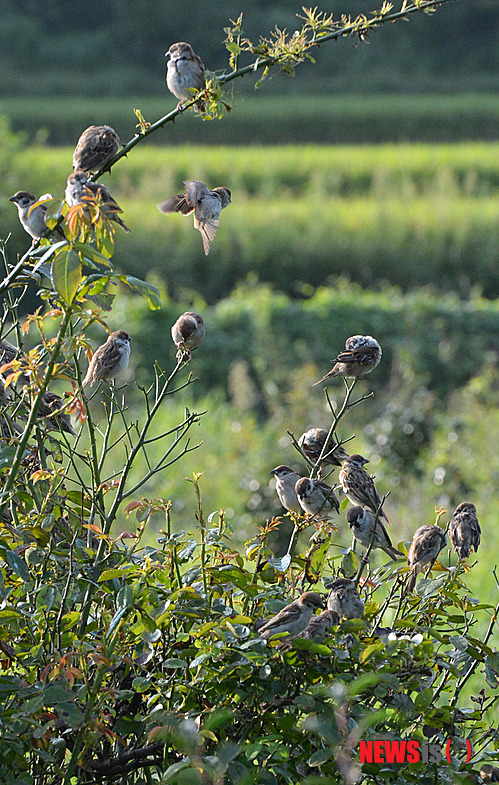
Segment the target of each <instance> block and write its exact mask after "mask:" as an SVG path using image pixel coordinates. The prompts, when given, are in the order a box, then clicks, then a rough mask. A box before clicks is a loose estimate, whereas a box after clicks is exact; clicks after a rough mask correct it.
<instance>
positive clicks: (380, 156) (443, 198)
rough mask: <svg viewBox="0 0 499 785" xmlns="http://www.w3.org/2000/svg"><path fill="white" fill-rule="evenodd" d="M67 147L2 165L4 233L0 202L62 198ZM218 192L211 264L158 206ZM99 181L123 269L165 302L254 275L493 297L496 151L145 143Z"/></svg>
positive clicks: (188, 222) (293, 283)
mask: <svg viewBox="0 0 499 785" xmlns="http://www.w3.org/2000/svg"><path fill="white" fill-rule="evenodd" d="M71 154H72V149H71V148H69V147H68V148H58V149H52V148H47V147H29V148H25V149H23V150H21V151H20V152H19V153H17V154H16V155H15V156H13V158H12V160H9V161H8V162H5V164H4V169H5V172H4V176H3V179H2V184H1V185H0V188H1V189H2V192H3V197H4V198H3V200H2V202H1V205H0V220H1V227H2V234H6V233H7V231H12V232H13V238H12V245H11V247H12V249H13V250H15V251H19V252H20V251H22V250H23V249H25V247H26V236H25V235H24V233H23V232H22V230H21V229H20V227H19V225H18V223H17V217H16V215H15V209H14V207H13V205H11V204H8V202H7V198H8V196H10V194H11V193H13V192H14V191H15V190H17V189H18V188H23V189H27V190H31V191H34V192H36V193H44V192H46V191H51V192H53V193H54V194H55V195H58V196H61V197H62V195H63V191H64V185H65V180H66V176H67V174H68V173H69V171H70V166H71ZM187 178H193V179H201V180H205V181H206V182H208V183H209V184H210V185H211V186H214V185H226V186H228V187H230V188H231V190H232V193H233V203H232V204H231V205H230V207H229V208H228V209H227V210H225V211H224V213H223V215H222V221H221V225H220V229H219V231H218V234H217V237H216V240H215V242H214V244H213V248H212V251H211V254H210V256H209V257H205V256H204V254H203V250H202V245H201V241H200V237H199V234H198V233H197V232H195V231H194V230H193V228H192V219H191V218H187V219H186V218H184V217H182V216H180V215H178V216H175V215H174V216H164V215H162V214H160V213H159V211H158V210H157V209H156V203H157V202H159V201H160V200H161V199H164V198H166V197H167V196H169V195H173V194H175V193H179V192H180V191H181V190H182V188H183V185H182V183H183V180H185V179H187ZM104 182H106V183H107V184H108V185H109V186H110V188H111V190H112V192H113V194H114V195H115V197H116V198H117V199H118V201H119V203H120V204H121V205H122V207H123V208H124V210H125V213H126V220H127V223H129V225H130V226H131V228H132V234H131V235H130V236H129V237H127V238H124V237H121V236H118V240H117V242H118V255H117V257H116V262H117V264H119V265H120V267H121V268H123V269H124V270H126V271H127V272H137V269H139V267H140V271H141V272H142V273H143V272H144V271H146V272H147V271H148V270H149V271H151V270H155V271H157V272H158V273H159V274H160V275H161V276H162V277H163V278H164V279H165V281H166V283H167V285H168V287H169V290H170V292H171V293H172V295H173V296H179V293H180V292H182V291H183V290H185V289H189V290H195V291H197V292H200V293H201V294H202V296H203V297H205V298H206V299H208V300H209V301H212V302H214V301H216V300H218V299H220V297H223V296H225V295H227V294H228V293H229V292H230V291H231V290H232V288H233V287H234V286H235V285H237V284H238V283H239V282H241V281H242V280H245V279H246V278H247V276H248V275H253V276H256V277H257V278H259V279H260V280H262V281H268V282H270V283H272V284H274V285H275V286H277V287H278V288H280V289H283V290H285V291H287V292H289V293H291V294H295V295H296V294H298V295H300V294H301V293H302V291H303V286H305V288H306V286H309V285H321V284H324V283H327V282H328V281H329V280H333V279H334V278H335V277H336V276H338V275H341V276H346V277H347V278H350V279H351V280H353V281H355V282H358V283H360V284H361V285H363V286H373V287H374V288H377V287H379V286H381V285H382V284H383V282H389V283H392V284H396V285H398V286H400V287H402V289H404V290H407V289H410V288H414V287H417V286H426V285H432V286H434V287H437V288H440V289H442V290H453V291H457V292H458V293H460V294H462V295H467V294H468V293H469V291H470V290H471V288H473V287H476V288H477V289H478V290H479V291H482V292H484V293H485V294H486V295H487V296H496V295H497V293H498V292H499V265H498V259H499V232H498V228H499V144H494V143H485V142H480V143H468V144H464V143H463V144H457V145H422V144H418V145H384V146H378V145H371V146H362V147H358V146H355V145H350V146H334V147H333V146H329V147H323V146H317V145H316V146H313V145H308V146H304V147H302V146H279V147H265V148H260V147H254V146H253V147H243V148H233V147H227V146H226V147H196V148H192V147H188V146H182V147H175V148H172V149H169V148H164V147H157V146H153V145H152V144H148V143H147V142H146V143H144V145H142V146H139V147H138V148H136V149H135V150H134V151H133V153H132V154H131V155H130V156H129V158H128V159H127V160H123V161H121V162H119V164H118V165H117V166H116V167H115V169H114V170H113V172H112V174H111V176H108V175H106V176H105V179H104Z"/></svg>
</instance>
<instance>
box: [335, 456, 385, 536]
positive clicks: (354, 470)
mask: <svg viewBox="0 0 499 785" xmlns="http://www.w3.org/2000/svg"><path fill="white" fill-rule="evenodd" d="M366 463H369V461H368V459H367V458H364V457H363V456H362V455H358V454H357V453H355V454H354V455H350V456H348V458H346V459H345V462H344V464H343V466H342V468H341V471H340V473H339V474H338V479H339V481H340V482H341V485H342V487H343V491H344V493H345V495H346V496H347V497H348V498H349V499H350V501H351V502H352V504H360V505H361V506H364V507H368V508H369V509H370V510H371V512H374V513H376V510H377V509H378V507H379V505H380V504H381V499H380V498H379V495H378V492H377V490H376V487H375V485H374V482H373V480H372V478H371V477H370V476H369V475H368V473H367V472H366V470H365V469H364V464H366ZM379 517H383V518H384V519H385V520H386V521H388V523H390V519H389V518H388V516H387V514H386V513H385V511H384V510H383V509H381V510H380V511H379Z"/></svg>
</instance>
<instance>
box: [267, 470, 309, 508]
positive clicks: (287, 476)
mask: <svg viewBox="0 0 499 785" xmlns="http://www.w3.org/2000/svg"><path fill="white" fill-rule="evenodd" d="M270 474H273V475H274V477H275V489H276V491H277V495H278V496H279V499H280V501H281V504H282V506H283V507H285V508H286V509H287V510H288V511H289V512H295V513H297V514H298V515H303V511H302V508H301V505H300V502H299V501H298V496H297V494H296V483H297V482H298V480H300V479H301V477H300V475H299V474H297V473H296V472H295V471H294V470H293V469H292V468H291V466H283V465H282V464H281V466H276V468H275V469H271V470H270Z"/></svg>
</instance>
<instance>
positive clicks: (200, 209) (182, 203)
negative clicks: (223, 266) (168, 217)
mask: <svg viewBox="0 0 499 785" xmlns="http://www.w3.org/2000/svg"><path fill="white" fill-rule="evenodd" d="M184 185H185V193H184V194H178V195H177V196H172V197H170V199H165V201H164V202H160V203H159V204H158V210H159V211H160V212H162V213H182V215H190V214H191V213H194V228H195V229H199V231H200V232H201V237H202V240H203V248H204V252H205V255H206V256H208V254H209V252H210V248H211V244H212V242H213V240H214V238H215V235H216V233H217V229H218V225H219V223H220V213H221V212H222V210H223V209H224V208H225V207H228V206H229V204H230V203H231V196H232V194H231V192H230V191H229V189H228V188H225V186H217V187H216V188H214V189H213V191H210V189H209V188H208V186H207V185H206V183H203V182H201V181H200V180H184Z"/></svg>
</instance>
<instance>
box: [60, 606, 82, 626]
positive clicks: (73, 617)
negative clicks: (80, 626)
mask: <svg viewBox="0 0 499 785" xmlns="http://www.w3.org/2000/svg"><path fill="white" fill-rule="evenodd" d="M80 617H81V615H80V613H79V612H78V611H70V613H65V614H64V616H63V617H62V629H63V630H64V631H66V630H70V629H72V627H74V626H75V624H77V623H78V621H79V620H80Z"/></svg>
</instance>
